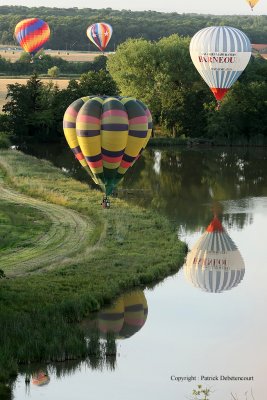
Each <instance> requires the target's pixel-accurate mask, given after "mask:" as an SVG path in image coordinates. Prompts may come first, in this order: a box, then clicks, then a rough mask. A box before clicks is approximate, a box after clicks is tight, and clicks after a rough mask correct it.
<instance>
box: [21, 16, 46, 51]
mask: <svg viewBox="0 0 267 400" xmlns="http://www.w3.org/2000/svg"><path fill="white" fill-rule="evenodd" d="M14 35H15V37H16V39H17V41H18V42H19V44H20V46H21V47H22V48H23V49H24V50H25V51H26V52H27V53H30V54H31V55H34V54H36V53H37V52H38V51H39V50H41V49H42V48H43V46H44V44H45V43H46V42H47V41H48V39H49V37H50V29H49V26H48V24H47V23H46V22H45V21H43V20H42V19H39V18H28V19H24V20H23V21H20V22H19V23H18V24H17V25H16V27H15V32H14Z"/></svg>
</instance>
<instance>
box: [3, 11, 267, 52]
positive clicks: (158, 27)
mask: <svg viewBox="0 0 267 400" xmlns="http://www.w3.org/2000/svg"><path fill="white" fill-rule="evenodd" d="M30 17H38V18H42V19H44V20H46V21H47V22H48V24H49V26H50V28H51V32H52V34H51V38H50V40H49V42H48V43H47V45H46V48H49V49H53V50H58V49H61V50H83V51H88V50H94V49H95V48H94V45H93V44H92V43H90V42H89V40H88V38H87V36H86V29H87V27H88V26H89V25H90V24H92V23H94V22H99V21H105V22H107V23H110V24H111V25H112V26H113V30H114V31H113V36H112V38H111V41H110V43H109V45H108V47H107V51H114V50H115V49H116V47H117V45H118V44H120V43H122V42H124V41H125V40H126V39H127V38H140V37H142V38H144V39H148V40H158V39H160V38H162V37H165V36H169V35H171V34H173V33H178V34H179V35H182V36H192V35H193V34H194V33H195V32H196V31H198V30H199V29H201V28H204V27H206V26H210V25H230V26H235V27H236V28H239V29H242V30H243V31H244V32H245V33H246V34H247V35H248V36H249V38H250V40H251V41H252V43H267V16H253V15H251V16H240V15H239V16H238V15H234V16H227V15H225V16H215V15H200V14H177V13H163V12H156V11H136V12H133V11H130V10H122V11H117V10H112V9H111V8H106V9H99V10H96V9H91V8H85V9H78V8H68V9H64V8H46V7H33V8H28V7H23V6H0V43H1V44H8V45H14V44H16V43H15V42H14V38H13V31H14V28H15V26H16V24H17V23H18V22H19V21H20V20H22V19H24V18H30Z"/></svg>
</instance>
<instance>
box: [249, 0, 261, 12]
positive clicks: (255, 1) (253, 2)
mask: <svg viewBox="0 0 267 400" xmlns="http://www.w3.org/2000/svg"><path fill="white" fill-rule="evenodd" d="M246 1H247V3H248V4H249V5H250V8H251V10H253V8H254V7H255V5H256V4H257V3H258V1H259V0H246Z"/></svg>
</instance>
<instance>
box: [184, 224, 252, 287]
mask: <svg viewBox="0 0 267 400" xmlns="http://www.w3.org/2000/svg"><path fill="white" fill-rule="evenodd" d="M184 274H185V276H186V279H187V280H188V281H189V282H190V283H192V284H193V285H194V286H195V287H198V288H200V289H202V290H204V291H205V292H211V293H221V292H224V291H226V290H230V289H233V288H234V287H235V286H237V285H238V284H239V283H240V282H241V281H242V279H243V277H244V274H245V264H244V260H243V258H242V256H241V254H240V252H239V250H238V248H237V246H236V245H235V243H234V242H233V240H232V239H231V238H230V236H229V235H228V233H227V232H226V231H225V229H224V228H223V226H222V224H221V222H220V220H219V219H218V218H217V217H214V218H213V220H212V221H211V223H210V225H209V226H208V227H207V229H206V231H205V233H204V234H203V235H202V236H201V237H200V238H199V240H198V241H197V242H196V244H195V245H194V246H193V248H192V250H191V251H190V252H189V253H188V255H187V258H186V263H185V265H184Z"/></svg>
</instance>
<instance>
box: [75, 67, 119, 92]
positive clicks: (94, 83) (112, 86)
mask: <svg viewBox="0 0 267 400" xmlns="http://www.w3.org/2000/svg"><path fill="white" fill-rule="evenodd" d="M79 91H80V93H81V95H82V96H88V95H107V96H116V95H117V94H118V88H117V85H116V83H115V81H114V80H113V79H112V77H111V75H110V74H109V73H108V72H106V71H105V70H100V71H99V72H93V71H89V72H87V73H85V74H82V75H81V77H80V84H79Z"/></svg>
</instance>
